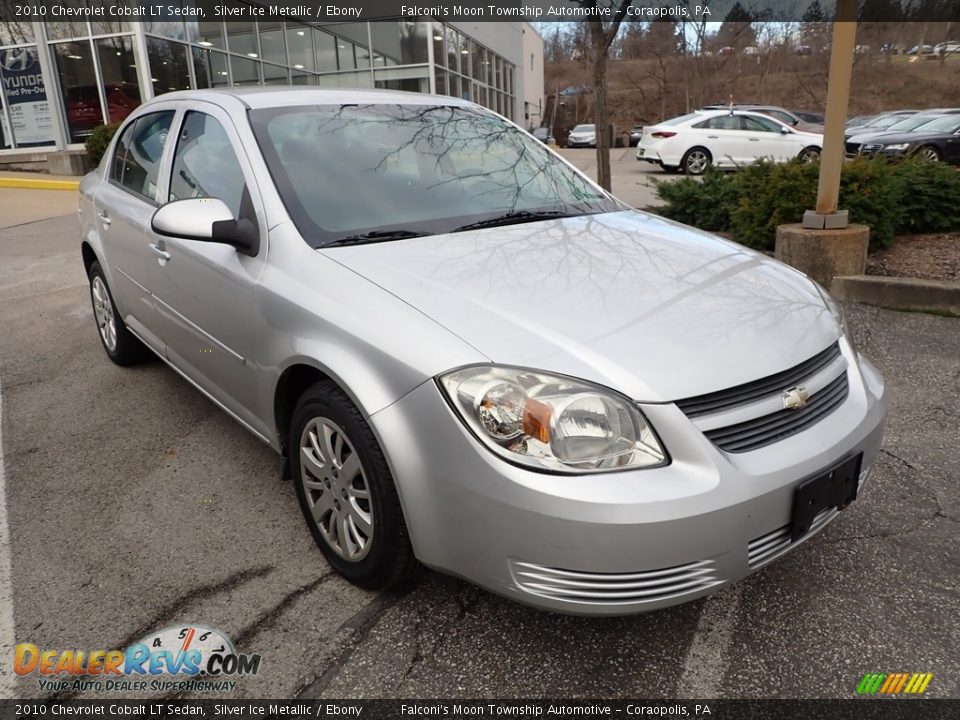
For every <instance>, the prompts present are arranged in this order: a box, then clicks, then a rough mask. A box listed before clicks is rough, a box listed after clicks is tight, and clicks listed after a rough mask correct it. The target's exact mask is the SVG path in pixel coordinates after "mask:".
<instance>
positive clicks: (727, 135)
mask: <svg viewBox="0 0 960 720" xmlns="http://www.w3.org/2000/svg"><path fill="white" fill-rule="evenodd" d="M693 130H694V131H695V133H696V139H695V141H694V142H693V143H692V144H691V147H692V146H693V145H703V146H704V147H706V148H707V149H708V150H709V151H710V154H711V155H712V156H713V163H714V165H721V166H731V165H740V164H742V163H743V162H744V157H745V155H746V144H747V142H746V133H744V132H743V130H742V129H741V127H740V120H739V118H738V117H737V116H736V115H733V114H725V115H715V116H714V117H712V118H708V119H706V120H704V121H702V122H699V123H696V124H695V125H694V126H693Z"/></svg>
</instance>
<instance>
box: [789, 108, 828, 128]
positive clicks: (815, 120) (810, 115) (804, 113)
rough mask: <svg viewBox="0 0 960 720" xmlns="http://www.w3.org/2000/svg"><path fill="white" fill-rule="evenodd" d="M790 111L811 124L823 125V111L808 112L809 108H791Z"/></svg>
mask: <svg viewBox="0 0 960 720" xmlns="http://www.w3.org/2000/svg"><path fill="white" fill-rule="evenodd" d="M790 112H792V113H793V114H794V115H796V116H797V117H798V118H800V119H801V120H803V121H804V122H807V123H811V124H813V125H823V120H824V118H823V113H819V112H810V111H809V110H791V111H790Z"/></svg>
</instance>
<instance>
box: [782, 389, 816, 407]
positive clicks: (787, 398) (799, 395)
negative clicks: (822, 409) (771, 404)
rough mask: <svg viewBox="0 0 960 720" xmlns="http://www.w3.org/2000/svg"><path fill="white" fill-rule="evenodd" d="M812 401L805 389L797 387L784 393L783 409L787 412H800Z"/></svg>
mask: <svg viewBox="0 0 960 720" xmlns="http://www.w3.org/2000/svg"><path fill="white" fill-rule="evenodd" d="M809 399H810V393H808V392H807V389H806V388H805V387H801V386H799V385H798V386H797V387H792V388H790V389H789V390H784V391H783V407H785V408H786V409H787V410H799V409H800V408H802V407H803V406H804V405H806V404H807V401H808V400H809Z"/></svg>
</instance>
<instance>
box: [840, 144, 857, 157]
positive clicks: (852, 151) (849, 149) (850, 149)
mask: <svg viewBox="0 0 960 720" xmlns="http://www.w3.org/2000/svg"><path fill="white" fill-rule="evenodd" d="M844 149H845V150H846V153H847V155H857V154H858V153H859V152H860V143H852V142H848V143H846V145H844Z"/></svg>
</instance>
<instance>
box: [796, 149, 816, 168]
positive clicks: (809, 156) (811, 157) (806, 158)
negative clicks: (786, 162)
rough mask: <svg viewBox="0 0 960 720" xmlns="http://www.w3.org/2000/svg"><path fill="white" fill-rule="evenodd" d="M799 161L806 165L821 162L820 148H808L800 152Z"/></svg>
mask: <svg viewBox="0 0 960 720" xmlns="http://www.w3.org/2000/svg"><path fill="white" fill-rule="evenodd" d="M797 160H799V161H800V162H802V163H804V164H808V163H815V162H820V148H818V147H808V148H804V149H803V150H801V151H800V154H799V155H797Z"/></svg>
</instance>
